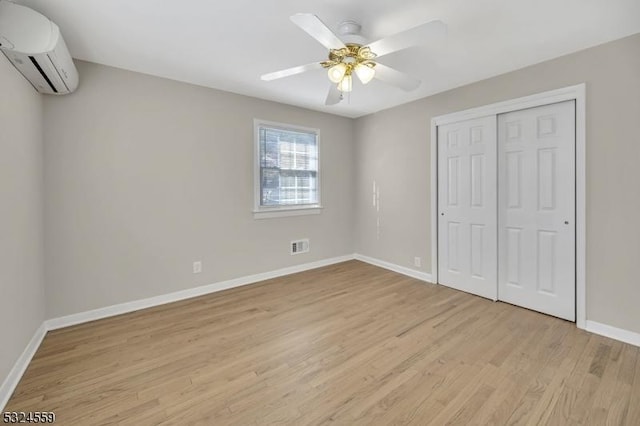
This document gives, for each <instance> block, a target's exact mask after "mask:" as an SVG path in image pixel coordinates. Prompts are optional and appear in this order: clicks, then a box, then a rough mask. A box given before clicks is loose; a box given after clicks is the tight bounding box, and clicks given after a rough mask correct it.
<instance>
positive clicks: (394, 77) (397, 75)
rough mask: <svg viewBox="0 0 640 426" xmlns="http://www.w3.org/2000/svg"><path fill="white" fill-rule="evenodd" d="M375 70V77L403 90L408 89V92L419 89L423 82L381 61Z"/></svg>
mask: <svg viewBox="0 0 640 426" xmlns="http://www.w3.org/2000/svg"><path fill="white" fill-rule="evenodd" d="M375 70H376V75H375V78H377V79H378V80H380V81H384V82H385V83H388V84H391V85H392V86H396V87H399V88H401V89H402V90H406V91H407V92H409V91H411V90H414V89H417V88H418V86H420V83H421V82H420V80H418V79H417V78H413V77H411V76H410V75H409V74H405V73H403V72H400V71H397V70H394V69H393V68H391V67H388V66H386V65H382V64H381V63H377V64H376V67H375Z"/></svg>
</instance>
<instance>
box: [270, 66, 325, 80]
mask: <svg viewBox="0 0 640 426" xmlns="http://www.w3.org/2000/svg"><path fill="white" fill-rule="evenodd" d="M320 68H322V65H320V63H319V62H313V63H311V64H307V65H299V66H297V67H293V68H287V69H286V70H280V71H275V72H270V73H269V74H263V75H262V76H261V77H260V79H261V80H264V81H271V80H276V79H278V78H283V77H289V76H290V75H296V74H300V73H303V72H307V71H313V70H316V69H320Z"/></svg>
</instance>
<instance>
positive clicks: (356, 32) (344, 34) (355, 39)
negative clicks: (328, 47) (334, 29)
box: [338, 20, 367, 46]
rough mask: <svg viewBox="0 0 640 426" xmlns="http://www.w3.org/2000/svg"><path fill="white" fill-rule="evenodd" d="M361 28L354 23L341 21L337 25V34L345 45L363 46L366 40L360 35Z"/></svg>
mask: <svg viewBox="0 0 640 426" xmlns="http://www.w3.org/2000/svg"><path fill="white" fill-rule="evenodd" d="M361 30H362V26H361V25H360V24H359V23H357V22H356V21H352V20H348V21H343V22H341V23H340V25H338V34H340V38H341V39H342V41H343V42H344V43H345V44H358V45H361V46H362V45H364V44H365V43H366V42H367V40H366V39H365V38H364V37H363V36H362V34H360V31H361Z"/></svg>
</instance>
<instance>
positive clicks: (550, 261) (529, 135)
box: [498, 101, 575, 321]
mask: <svg viewBox="0 0 640 426" xmlns="http://www.w3.org/2000/svg"><path fill="white" fill-rule="evenodd" d="M498 174H499V176H498V182H499V185H498V188H499V190H498V192H499V195H498V199H499V208H498V216H499V218H498V229H499V237H498V245H499V256H498V259H499V262H498V266H499V267H498V269H499V272H498V283H499V284H498V286H499V289H498V292H499V299H500V300H504V301H505V302H509V303H513V304H515V305H520V306H524V307H526V308H529V309H533V310H536V311H539V312H544V313H546V314H550V315H554V316H557V317H560V318H565V319H567V320H570V321H574V320H575V106H574V101H568V102H562V103H557V104H553V105H546V106H542V107H537V108H531V109H526V110H522V111H516V112H511V113H507V114H503V115H500V116H498Z"/></svg>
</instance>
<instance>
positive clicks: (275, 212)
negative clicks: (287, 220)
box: [253, 205, 322, 219]
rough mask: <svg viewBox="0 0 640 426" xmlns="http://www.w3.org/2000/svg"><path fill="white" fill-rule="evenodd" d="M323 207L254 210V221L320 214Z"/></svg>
mask: <svg viewBox="0 0 640 426" xmlns="http://www.w3.org/2000/svg"><path fill="white" fill-rule="evenodd" d="M321 211H322V206H319V205H313V206H309V207H279V208H274V209H263V210H254V211H253V218H254V219H271V218H276V217H288V216H306V215H310V214H320V212H321Z"/></svg>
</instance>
